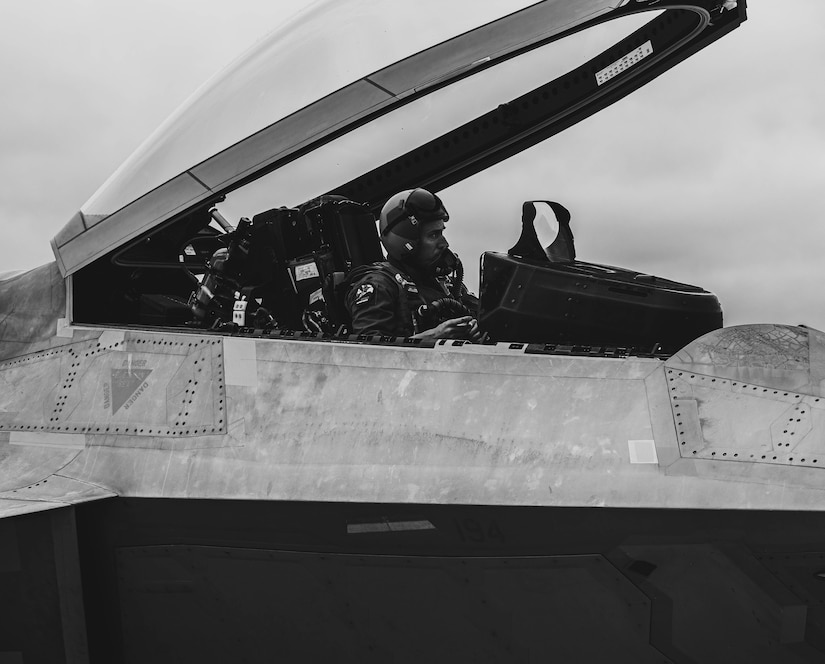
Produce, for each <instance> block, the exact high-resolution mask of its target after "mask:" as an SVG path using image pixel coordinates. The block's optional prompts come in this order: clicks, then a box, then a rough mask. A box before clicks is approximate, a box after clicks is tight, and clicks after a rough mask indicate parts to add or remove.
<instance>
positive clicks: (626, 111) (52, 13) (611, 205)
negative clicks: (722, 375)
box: [0, 0, 825, 330]
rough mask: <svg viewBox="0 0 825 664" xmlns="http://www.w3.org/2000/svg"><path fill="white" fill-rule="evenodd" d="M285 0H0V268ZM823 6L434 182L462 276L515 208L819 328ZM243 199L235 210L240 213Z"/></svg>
mask: <svg viewBox="0 0 825 664" xmlns="http://www.w3.org/2000/svg"><path fill="white" fill-rule="evenodd" d="M306 4H308V3H307V2H305V1H300V0H278V1H277V2H272V0H234V2H232V3H228V2H220V1H217V0H199V1H197V2H196V1H194V0H176V1H175V2H174V3H171V2H168V1H165V2H161V1H159V0H142V1H141V2H140V3H136V2H134V1H130V2H125V1H123V0H72V1H71V2H67V1H66V0H62V1H59V0H30V1H29V2H27V3H25V4H23V3H14V4H12V3H10V2H4V3H3V4H2V7H1V8H0V19H2V22H1V23H2V26H3V39H2V40H0V90H2V94H1V95H0V120H2V121H1V122H0V182H2V189H0V215H2V217H1V218H2V220H3V221H2V228H3V232H4V238H3V241H2V242H0V272H2V271H5V270H13V269H23V268H28V267H34V266H36V265H39V264H42V263H45V262H47V261H50V260H52V253H51V249H50V247H49V239H50V238H51V237H52V236H53V235H54V234H55V233H56V232H57V231H58V230H59V229H60V228H61V227H62V226H63V225H64V224H65V223H66V222H67V221H68V219H69V218H70V217H71V216H72V215H73V214H74V212H76V211H77V210H78V209H79V208H80V207H81V205H82V204H83V203H84V202H85V201H86V200H87V199H88V198H89V197H90V196H91V194H92V193H94V191H95V190H96V189H97V188H98V187H99V186H100V184H102V183H103V181H104V180H105V179H106V178H107V177H108V176H109V175H110V174H111V173H112V171H114V169H115V168H117V166H119V165H120V163H121V162H122V161H123V160H124V159H125V158H126V157H127V156H128V155H129V154H130V153H131V152H132V151H133V150H134V149H135V148H136V147H137V146H138V145H139V144H140V142H141V141H142V140H143V139H144V138H145V137H146V136H147V135H148V134H149V133H151V131H152V130H153V129H154V128H155V127H157V125H159V124H160V123H161V122H162V121H163V120H164V119H165V117H166V116H167V115H169V114H170V113H171V112H172V111H173V110H174V109H175V108H176V107H177V106H178V105H179V104H180V103H181V102H183V101H184V100H185V99H186V98H187V97H188V96H189V95H190V94H191V93H192V92H193V91H194V90H195V89H196V88H197V87H198V86H199V85H200V84H201V83H202V82H203V81H204V80H205V79H206V78H208V77H209V76H210V75H212V74H213V73H214V72H215V71H216V70H217V69H219V68H220V67H221V66H223V65H224V64H227V63H228V62H229V61H230V60H231V59H233V58H234V57H235V56H237V55H238V54H240V53H241V52H242V51H244V50H245V49H246V48H247V47H249V46H250V45H252V44H253V43H254V42H255V41H257V40H258V39H259V38H261V37H262V36H263V35H265V34H266V33H267V32H269V31H270V30H271V29H273V28H274V27H276V26H277V25H278V24H279V23H280V22H281V21H282V20H283V19H284V18H286V17H288V16H290V15H292V14H294V13H295V12H296V11H298V10H300V9H301V8H302V7H303V6H305V5H306ZM823 64H825V2H822V0H795V2H793V3H789V2H782V1H781V0H751V2H750V4H749V20H748V21H747V22H746V23H745V25H744V26H743V27H742V28H741V29H739V30H737V31H735V32H734V33H733V34H731V35H729V36H728V37H726V38H724V39H722V40H721V41H720V42H718V43H716V44H714V45H712V46H711V47H709V48H707V49H705V50H704V51H702V52H701V53H699V54H698V55H696V56H694V57H693V58H691V59H689V60H688V61H686V62H684V63H682V64H680V65H678V66H677V67H676V68H674V69H673V70H671V71H670V72H668V73H667V74H665V75H664V76H662V77H660V78H659V79H657V80H656V81H654V82H653V83H651V84H649V85H648V86H646V87H645V88H643V89H642V90H640V91H639V92H637V93H635V94H633V95H632V96H631V97H629V98H627V99H625V100H622V101H621V102H619V103H617V104H615V105H613V106H612V107H610V108H608V109H606V110H605V111H603V112H601V113H600V114H598V115H597V116H595V117H593V118H590V119H588V120H586V121H584V122H582V123H580V124H579V125H577V126H576V127H573V128H572V129H570V130H568V131H567V132H565V133H564V134H563V135H561V136H558V137H555V138H553V139H550V140H549V141H546V142H545V143H543V144H540V145H539V146H536V147H534V148H532V149H531V150H529V151H526V152H524V153H522V154H521V155H518V156H517V157H515V158H513V159H510V160H508V161H507V162H504V163H502V164H500V165H498V166H497V167H495V168H493V169H489V170H488V171H487V172H485V173H483V174H481V175H479V176H476V177H475V178H472V179H470V180H468V181H466V182H464V183H461V184H459V185H456V186H454V187H451V188H450V189H448V190H446V191H445V192H443V198H444V200H445V202H446V204H447V207H448V209H449V210H450V212H451V215H452V220H451V222H450V225H449V228H448V232H449V237H450V240H451V242H452V244H453V246H454V247H455V248H457V249H458V250H459V251H460V253H461V254H462V256H463V257H464V259H465V264H466V265H467V267H468V271H474V269H475V268H474V266H475V260H476V257H477V256H478V255H479V254H480V253H481V251H483V250H485V249H493V250H506V249H507V248H508V247H509V246H511V245H512V244H513V242H514V241H515V239H516V237H517V236H518V225H519V213H520V206H521V201H523V200H527V199H531V198H550V199H553V200H558V201H560V202H562V203H564V204H565V205H566V206H567V207H568V208H569V209H570V210H571V211H572V213H573V230H574V233H575V235H576V243H577V250H578V254H579V258H580V259H582V260H589V261H593V262H601V263H608V264H612V265H620V266H624V267H630V268H633V269H637V270H640V271H647V272H650V273H652V274H657V275H660V276H663V277H668V278H671V279H676V280H679V281H685V282H688V283H694V284H697V285H701V286H703V287H705V288H707V289H709V290H712V291H714V292H715V293H716V294H717V295H718V296H719V298H720V299H721V301H722V305H723V308H724V310H725V322H726V324H728V325H734V324H742V323H754V322H756V323H758V322H777V323H790V324H796V323H800V322H804V323H807V324H809V325H811V326H813V327H817V328H819V329H823V330H825V293H823V284H825V260H823V259H822V253H823V249H825V214H823V192H825V85H823V84H822V73H821V67H822V65H823ZM252 212H254V211H252Z"/></svg>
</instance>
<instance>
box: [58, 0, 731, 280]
mask: <svg viewBox="0 0 825 664" xmlns="http://www.w3.org/2000/svg"><path fill="white" fill-rule="evenodd" d="M744 9H745V8H744V2H742V1H740V2H739V3H738V6H737V3H736V2H730V1H728V2H724V3H723V2H719V0H688V1H687V2H685V1H677V0H544V1H543V2H538V3H534V2H529V1H527V0H452V1H451V2H449V3H444V2H436V0H420V1H419V2H416V3H414V4H413V3H407V2H401V1H400V0H399V1H393V2H387V0H326V1H324V2H319V3H317V4H315V5H313V6H312V7H311V8H310V9H309V10H307V11H305V12H303V13H301V14H299V15H298V16H296V17H295V18H294V19H292V20H290V21H289V22H287V23H286V24H285V25H283V26H282V27H281V28H279V29H278V30H277V31H275V32H273V33H272V34H271V35H270V36H269V37H268V38H267V39H265V40H264V41H262V42H261V43H259V44H258V45H256V46H255V47H253V48H252V49H251V50H250V51H249V52H248V53H247V54H246V55H244V56H243V57H241V58H239V59H238V60H237V61H236V62H234V63H233V64H231V65H230V66H229V67H228V68H227V69H226V70H224V71H223V72H222V73H220V74H219V75H217V76H216V77H214V78H213V79H212V80H211V81H209V82H207V83H206V84H205V85H204V86H203V87H202V88H201V89H200V90H199V91H198V92H197V93H196V94H195V95H193V97H192V98H191V99H189V100H188V101H187V102H186V103H185V104H184V106H183V107H182V108H181V109H180V110H178V111H177V112H176V113H175V114H174V115H173V116H172V117H171V118H169V120H167V121H166V122H165V123H164V124H163V125H162V126H161V127H160V128H159V129H158V130H157V131H156V132H155V134H153V135H152V136H151V137H150V138H149V139H148V140H147V141H146V142H145V143H144V144H143V145H142V146H141V147H140V148H139V149H138V150H137V151H136V152H135V153H134V154H133V155H132V156H131V157H130V158H129V159H128V160H127V161H126V162H125V163H124V164H123V165H122V166H121V167H120V169H118V170H117V171H116V172H115V174H114V175H113V176H112V177H111V178H110V179H109V180H108V181H107V182H106V183H105V184H104V185H103V186H102V187H101V188H100V189H99V190H98V191H97V192H96V193H95V194H94V195H93V196H92V198H91V199H89V201H88V202H87V203H86V204H85V205H84V206H83V207H82V209H81V211H80V212H78V213H77V214H76V215H75V216H74V217H73V218H72V219H71V220H70V221H69V223H68V224H67V225H66V226H65V227H64V228H63V229H62V230H61V231H60V232H59V233H58V234H57V235H56V236H55V238H54V239H53V240H52V246H53V249H54V251H55V255H56V257H57V261H58V265H59V267H60V269H61V272H62V273H63V274H64V276H65V275H69V274H71V273H73V272H75V271H77V270H78V269H80V268H82V267H83V266H85V265H87V264H89V263H91V262H92V261H94V260H96V259H97V258H99V257H101V256H103V255H105V254H106V253H108V252H110V251H112V250H113V249H116V248H118V247H120V246H122V245H123V244H124V243H126V242H128V241H130V240H131V239H133V238H135V237H138V236H140V235H142V234H144V233H146V232H148V231H150V230H152V229H153V228H156V227H157V226H159V225H161V224H164V223H165V222H167V221H169V220H171V219H172V218H174V217H176V216H178V215H180V214H183V213H185V212H187V211H188V210H190V209H191V208H192V207H194V206H196V205H203V204H205V203H208V202H209V201H213V200H217V199H218V198H219V197H220V196H221V195H223V194H225V193H227V192H229V191H232V190H233V189H235V188H236V187H238V186H240V185H242V184H245V183H248V182H251V181H253V180H255V179H256V178H258V177H260V176H262V175H265V174H267V183H271V182H275V184H276V186H277V183H278V182H279V178H280V181H281V182H282V183H286V182H299V183H300V184H301V187H298V189H299V190H300V193H301V195H305V198H304V200H306V199H308V198H311V197H312V196H313V195H318V194H322V193H326V192H328V191H332V190H337V191H340V192H342V193H347V194H351V195H353V194H357V196H358V197H359V199H360V200H366V201H372V200H376V199H378V198H380V197H381V196H384V195H386V186H390V183H392V186H395V185H396V184H397V182H396V181H397V180H398V179H399V177H400V178H402V179H403V178H406V180H405V181H406V182H414V183H415V184H421V185H424V184H426V185H428V186H431V187H432V188H434V189H438V188H439V187H443V186H447V185H448V184H452V183H454V182H456V181H458V180H459V179H461V178H463V177H466V176H468V175H471V174H473V173H475V172H478V171H479V170H481V169H482V168H486V167H487V166H489V165H491V164H492V163H495V162H496V161H500V160H501V159H504V158H506V157H507V156H510V155H511V154H513V153H515V152H517V151H519V150H522V149H524V148H525V147H528V146H529V145H532V144H533V143H535V142H537V141H538V140H542V139H543V138H546V137H547V136H548V135H551V134H552V133H555V132H556V131H559V130H560V129H562V128H564V126H569V124H572V123H573V122H576V121H578V120H580V119H582V118H583V117H586V116H587V115H590V114H592V113H593V112H595V111H596V110H598V109H599V108H602V107H604V106H605V105H607V104H608V103H612V102H613V101H615V100H616V99H618V98H620V97H621V96H624V95H625V94H627V93H628V92H630V91H631V90H632V89H635V88H636V87H639V86H640V85H642V84H644V82H646V81H647V80H649V79H650V78H652V77H654V76H655V75H658V73H661V71H664V70H665V69H667V68H669V67H670V66H672V64H675V62H678V61H680V60H681V59H684V58H685V57H687V56H688V55H690V54H691V53H692V52H695V50H698V48H701V47H702V46H704V45H706V44H707V43H710V42H711V41H713V40H714V39H716V38H718V37H719V36H721V35H722V34H724V33H725V32H727V31H728V30H730V29H731V28H733V27H735V26H736V25H738V24H739V23H741V21H743V20H744V18H745V12H744ZM651 10H656V11H658V12H659V15H658V16H657V18H656V19H655V20H654V21H653V22H651V23H650V24H649V25H648V26H646V27H644V28H641V29H639V30H637V31H635V32H634V33H633V34H632V35H631V36H625V35H622V40H621V41H620V42H619V43H617V44H616V46H615V47H613V45H612V44H608V45H607V47H606V48H603V49H602V48H600V49H599V53H598V55H597V56H596V57H595V58H594V59H592V60H589V61H587V62H585V63H584V64H578V63H577V66H575V67H573V68H572V69H571V70H570V71H563V72H561V73H559V72H558V71H553V72H552V73H547V74H546V75H545V74H544V73H543V71H542V70H540V69H539V70H538V71H536V68H535V67H533V68H532V70H531V71H530V77H532V78H530V77H528V78H529V79H530V80H531V83H530V87H531V89H532V91H533V92H535V91H536V90H537V89H538V88H536V87H535V85H540V84H546V83H551V82H559V84H560V85H559V86H557V87H558V89H555V88H554V89H553V92H552V94H551V92H550V89H549V88H548V89H547V90H545V91H544V94H543V96H542V97H541V99H538V98H537V101H534V102H533V104H535V106H536V109H535V110H536V112H537V113H538V115H536V114H535V113H534V114H533V116H535V117H533V116H530V115H529V114H528V113H523V114H522V115H521V116H519V117H514V116H513V113H514V112H515V113H516V114H518V107H517V106H516V107H514V106H512V105H510V106H509V107H506V108H505V109H504V110H501V108H500V105H502V104H505V105H506V104H509V103H510V102H512V101H513V92H512V90H511V89H504V90H502V92H501V97H500V98H499V99H496V98H495V96H493V97H490V94H493V95H495V93H496V92H497V90H498V87H499V85H498V84H497V85H496V86H491V90H487V91H486V97H485V98H486V101H485V103H486V104H487V105H486V106H485V107H483V108H476V107H475V106H474V104H477V103H478V102H477V101H476V98H475V97H473V96H472V95H468V96H466V99H465V97H463V96H459V98H458V99H457V98H456V95H455V94H454V95H452V96H449V95H444V93H443V91H444V90H446V89H447V88H448V87H452V86H455V84H457V83H460V82H462V81H465V80H469V79H472V78H474V77H475V76H477V75H478V74H479V73H482V72H486V71H488V70H491V69H492V68H494V67H496V68H497V67H499V66H501V65H502V64H503V63H506V62H508V61H510V60H511V59H515V58H516V57H517V56H522V55H523V54H525V53H528V52H530V51H532V50H533V49H538V48H541V47H544V46H545V45H547V44H549V43H552V42H554V41H555V40H558V39H560V38H562V37H565V36H568V35H571V34H573V33H577V32H578V31H581V30H584V29H585V28H589V27H592V26H595V25H598V24H601V23H603V22H606V21H608V20H612V19H617V18H620V17H624V16H628V15H630V14H635V13H640V12H647V11H651ZM662 10H666V11H664V13H663V14H662V13H661V12H662ZM611 47H613V48H612V50H611ZM537 76H538V79H539V81H538V83H536V82H535V79H536V77H537ZM562 82H563V83H564V85H562V84H561V83H562ZM571 84H572V87H571ZM502 87H504V88H506V87H507V86H502ZM459 89H460V88H459ZM436 93H438V94H436ZM519 94H521V91H519ZM525 94H526V93H525ZM550 97H553V99H550ZM491 99H496V101H495V102H494V103H493V102H491ZM542 100H543V101H542ZM540 101H542V103H539V102H540ZM430 102H432V103H430ZM423 103H426V104H428V105H427V106H425V107H422V105H421V104H423ZM523 103H526V104H527V105H529V104H530V102H529V101H527V102H523ZM491 113H497V114H498V115H495V117H493V115H490V114H491ZM405 114H406V115H405ZM484 114H487V115H488V116H489V120H490V122H488V123H487V126H484V125H483V123H481V122H480V123H479V125H478V126H477V127H471V125H470V124H468V123H469V122H471V120H472V119H473V118H476V117H485V115H484ZM430 115H432V116H433V117H434V118H436V120H435V121H434V122H433V123H431V124H427V123H426V122H424V120H426V118H425V117H424V116H427V117H429V116H430ZM499 116H501V117H502V118H504V121H503V122H498V119H499ZM505 116H506V117H505ZM399 118H405V119H404V120H403V121H401V120H399ZM508 118H509V119H508ZM419 120H421V122H419ZM416 124H421V125H422V126H425V127H427V131H428V132H430V133H426V132H423V133H421V132H419V133H418V134H416V132H414V131H407V132H406V133H405V131H404V130H405V129H412V128H413V125H416ZM492 125H496V127H492ZM368 127H369V128H372V129H371V133H369V134H364V133H363V131H362V133H356V132H357V131H358V130H364V128H368ZM468 127H470V128H471V129H472V131H470V132H469V133H470V134H474V135H472V136H471V139H472V140H470V141H469V142H468V143H467V144H466V146H465V147H464V148H461V146H458V144H457V142H455V141H454V144H455V145H456V146H457V147H458V149H444V150H438V149H436V150H435V151H431V152H428V155H427V159H426V164H427V166H426V168H425V169H423V170H422V169H421V168H419V169H418V170H416V169H415V168H408V169H407V170H406V171H404V169H403V168H402V166H403V164H404V163H406V162H405V161H404V159H405V157H407V158H408V157H409V155H411V154H412V153H413V152H414V151H415V150H420V149H422V146H423V145H424V144H429V143H431V142H432V141H438V140H441V141H442V143H441V144H442V145H443V146H445V147H446V146H447V145H449V141H448V143H446V144H445V143H444V142H443V139H444V138H445V137H448V136H449V135H450V132H464V133H468ZM488 129H489V130H490V132H489V133H487V134H485V132H487V130H488ZM496 132H497V133H496ZM478 134H481V135H478ZM353 137H358V143H359V149H358V150H353V149H351V144H352V141H353ZM348 139H349V141H350V143H349V144H347V143H346V141H347V140H348ZM348 145H349V146H350V147H347V146H348ZM436 148H437V145H436ZM323 150H326V152H323ZM331 150H333V152H330V151H331ZM334 150H337V152H335V151H334ZM355 152H357V155H355V154H354V153H355ZM440 153H443V154H440ZM319 154H324V155H329V154H332V155H334V158H333V159H332V161H334V162H335V163H334V165H332V166H329V165H328V166H327V167H326V168H325V169H324V171H323V173H319V171H318V168H317V167H316V166H317V164H318V163H319V161H320V160H319V158H318V155H319ZM439 154H440V156H439ZM313 158H314V160H313ZM323 161H324V162H325V163H328V162H329V161H330V160H329V159H324V160H323ZM408 161H409V163H408V165H413V164H417V163H418V161H417V160H408ZM388 166H390V168H389V172H392V173H396V174H400V175H399V177H396V178H391V177H388V178H386V186H385V187H376V186H375V183H376V180H375V178H374V177H373V175H374V174H375V173H376V172H378V171H380V170H381V169H384V170H385V171H386V170H387V167H388ZM371 174H373V175H371ZM290 178H292V179H291V180H290ZM380 180H381V178H380V177H379V178H378V181H380ZM267 186H270V185H269V184H267ZM284 191H290V192H292V193H293V194H295V192H296V187H295V186H291V187H286V186H284ZM285 195H286V194H285ZM297 202H300V201H289V200H281V201H277V202H276V203H277V204H295V203H297Z"/></svg>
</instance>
